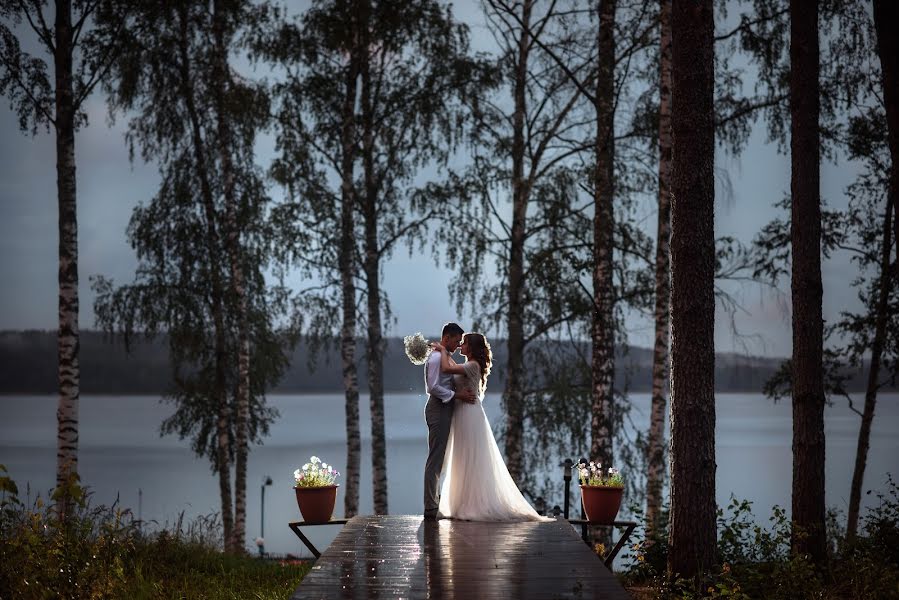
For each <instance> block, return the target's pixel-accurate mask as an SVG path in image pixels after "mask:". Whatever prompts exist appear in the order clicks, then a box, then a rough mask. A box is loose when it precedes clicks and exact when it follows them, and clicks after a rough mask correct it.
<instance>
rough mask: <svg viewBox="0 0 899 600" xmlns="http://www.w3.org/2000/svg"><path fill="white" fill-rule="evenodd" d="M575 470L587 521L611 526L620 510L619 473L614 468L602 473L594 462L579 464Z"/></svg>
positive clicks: (622, 484) (621, 483)
mask: <svg viewBox="0 0 899 600" xmlns="http://www.w3.org/2000/svg"><path fill="white" fill-rule="evenodd" d="M576 468H577V471H578V481H579V482H580V484H581V500H582V501H583V503H584V513H585V514H586V515H587V520H588V521H592V522H594V523H601V524H605V525H611V524H612V523H613V522H614V521H615V517H616V515H618V510H619V509H620V508H621V497H622V495H623V493H624V480H623V479H622V478H621V472H620V471H619V470H618V469H616V468H614V467H609V469H608V470H607V471H603V468H602V465H601V464H600V463H597V462H594V461H590V463H589V464H588V463H586V462H579V463H578V464H577V465H576Z"/></svg>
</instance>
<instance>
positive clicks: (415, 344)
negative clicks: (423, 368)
mask: <svg viewBox="0 0 899 600" xmlns="http://www.w3.org/2000/svg"><path fill="white" fill-rule="evenodd" d="M403 346H404V347H405V349H406V356H408V357H409V360H410V361H412V364H413V365H423V364H425V362H426V361H427V360H428V356H429V355H430V354H431V351H432V348H431V344H429V343H428V340H426V339H425V336H423V335H422V334H421V332H420V331H419V332H418V333H416V334H414V335H407V336H406V337H404V338H403Z"/></svg>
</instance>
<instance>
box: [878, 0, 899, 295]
mask: <svg viewBox="0 0 899 600" xmlns="http://www.w3.org/2000/svg"><path fill="white" fill-rule="evenodd" d="M896 23H899V4H897V3H896V2H893V1H891V0H874V29H875V31H876V33H877V53H878V54H879V55H880V73H881V78H882V81H883V104H884V108H885V109H886V113H887V140H888V141H889V146H890V161H891V166H890V191H889V194H890V197H891V202H892V203H893V211H894V215H893V228H894V229H893V237H894V238H895V245H896V268H897V272H896V273H895V277H899V200H897V198H896V196H897V195H899V37H897V36H896V34H895V32H894V31H892V29H893V28H894V27H895V26H896Z"/></svg>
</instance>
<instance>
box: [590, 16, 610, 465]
mask: <svg viewBox="0 0 899 600" xmlns="http://www.w3.org/2000/svg"><path fill="white" fill-rule="evenodd" d="M597 47H598V50H599V64H598V69H597V77H596V97H595V111H596V146H595V153H596V165H595V169H596V170H595V172H594V175H593V200H594V207H595V211H594V215H593V323H592V336H591V337H592V341H593V353H592V365H591V366H592V369H591V372H592V411H591V412H592V419H591V424H590V434H591V442H590V459H591V460H597V461H599V462H601V463H602V465H603V468H605V469H608V468H609V467H611V466H612V435H613V431H612V428H613V414H612V412H613V410H614V397H613V389H612V387H613V382H614V375H615V312H614V311H615V296H614V289H613V281H612V275H613V270H612V246H613V239H612V236H613V232H614V229H615V207H614V172H615V168H614V167H615V165H614V163H615V160H614V155H615V152H614V136H615V131H614V123H615V107H614V102H615V0H601V1H600V3H599V30H598V35H597Z"/></svg>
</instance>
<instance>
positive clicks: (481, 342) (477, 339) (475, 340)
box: [463, 333, 493, 393]
mask: <svg viewBox="0 0 899 600" xmlns="http://www.w3.org/2000/svg"><path fill="white" fill-rule="evenodd" d="M463 339H464V340H465V341H466V342H468V357H467V358H468V360H473V361H476V362H477V363H478V364H479V365H480V366H481V385H480V390H479V391H480V392H481V393H483V392H484V390H486V389H487V376H488V375H490V365H491V364H493V352H492V351H491V350H490V344H489V343H488V342H487V338H485V337H484V335H483V334H481V333H466V334H465V336H464V338H463Z"/></svg>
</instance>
